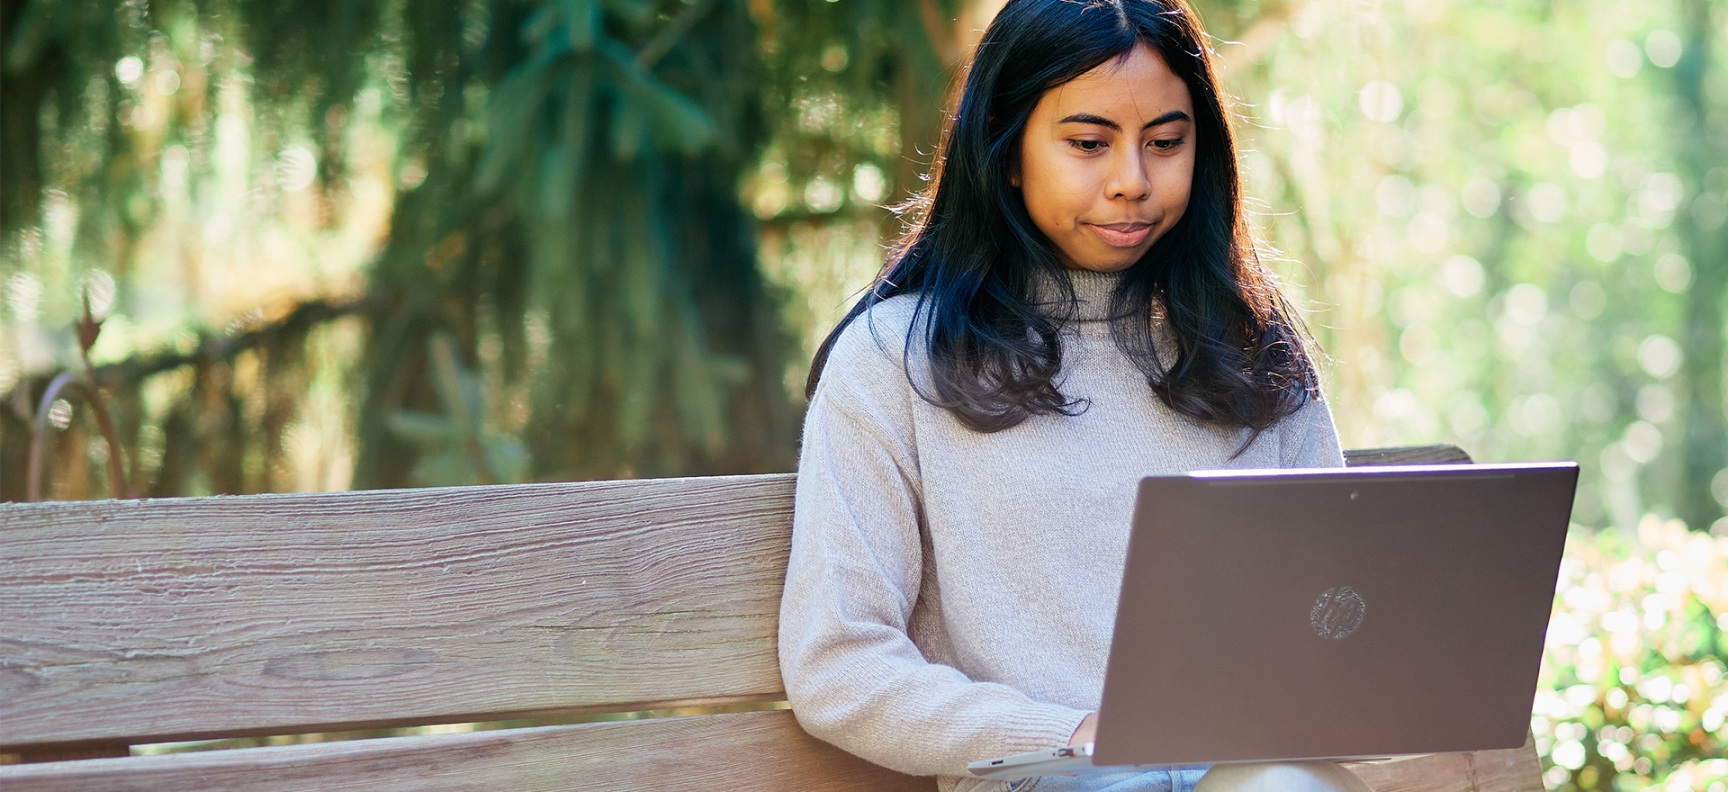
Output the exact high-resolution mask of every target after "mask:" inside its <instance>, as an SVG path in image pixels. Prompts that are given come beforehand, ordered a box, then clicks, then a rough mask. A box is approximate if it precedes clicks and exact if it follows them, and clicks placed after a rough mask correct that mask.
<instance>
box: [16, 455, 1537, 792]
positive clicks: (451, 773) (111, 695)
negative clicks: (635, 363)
mask: <svg viewBox="0 0 1728 792" xmlns="http://www.w3.org/2000/svg"><path fill="white" fill-rule="evenodd" d="M1468 459H1469V458H1468V456H1466V455H1464V454H1463V452H1462V451H1460V450H1458V449H1456V448H1455V447H1450V446H1441V447H1431V448H1425V449H1385V450H1376V451H1371V452H1352V453H1351V454H1350V456H1349V461H1350V463H1351V464H1353V465H1361V464H1368V465H1372V464H1414V463H1441V462H1465V461H1468ZM791 486H792V482H791V477H790V476H784V475H779V476H758V477H728V478H712V479H683V480H661V481H639V482H596V483H588V484H556V485H529V486H523V487H485V488H454V489H441V490H415V491H398V492H362V493H340V494H324V495H270V496H249V497H240V498H206V499H196V500H162V501H145V502H97V503H71V504H32V505H4V506H0V590H3V591H5V592H6V602H5V610H4V611H0V745H6V746H9V747H14V748H23V749H42V748H48V749H51V750H52V749H55V748H56V747H57V746H59V745H61V744H66V743H76V742H79V741H95V742H107V743H112V742H113V741H114V740H116V739H120V740H125V741H132V742H142V741H153V740H168V739H191V738H196V737H214V736H235V735H244V734H267V733H289V732H299V731H309V730H326V729H329V730H334V729H347V728H368V727H374V726H381V725H397V724H408V723H432V722H456V721H465V720H483V719H501V718H504V717H510V716H521V715H526V714H532V713H537V712H570V711H579V710H583V709H588V710H606V709H624V708H634V707H647V706H666V705H670V704H674V703H690V702H716V703H718V702H724V701H748V700H774V699H777V698H779V697H780V695H781V693H780V689H779V688H780V682H779V675H778V671H777V667H776V665H775V660H774V620H775V617H774V614H775V613H776V611H777V608H778V599H779V590H780V581H781V579H782V576H783V574H784V564H785V556H786V549H787V541H788V534H789V526H790V522H791V520H790V510H791ZM1359 773H1360V774H1361V775H1362V776H1363V777H1364V778H1365V779H1367V780H1369V782H1370V784H1372V785H1373V786H1374V787H1375V788H1376V789H1377V790H1380V792H1392V790H1440V789H1448V790H1453V789H1484V790H1487V789H1495V790H1510V789H1539V788H1540V768H1539V766H1538V765H1537V760H1536V755H1535V751H1534V748H1532V747H1526V748H1525V749H1520V750H1518V751H1501V752H1484V753H1478V754H1447V755H1438V756H1433V757H1427V758H1424V759H1418V760H1409V761H1406V762H1399V763H1394V764H1388V765H1376V766H1368V767H1364V768H1361V769H1360V770H1359ZM0 784H4V786H5V788H6V789H7V790H8V791H9V792H12V791H13V790H36V789H41V790H49V789H90V788H102V789H163V790H166V789H182V788H231V789H244V790H252V789H258V790H265V789H304V788H319V789H361V788H364V789H384V790H388V789H432V790H440V789H471V788H472V789H497V788H508V789H554V788H556V789H622V788H631V789H644V788H646V789H653V788H671V787H674V786H676V787H680V788H682V787H685V786H689V785H692V784H697V785H701V786H706V787H711V788H752V789H770V790H773V789H835V790H849V789H890V790H893V789H925V788H928V786H929V781H928V779H911V778H907V777H904V776H899V775H895V774H892V773H887V772H886V771H882V770H880V769H878V768H874V767H872V766H869V765H867V764H864V763H862V762H861V761H859V760H857V759H854V758H852V757H850V756H847V755H845V754H843V753H841V752H839V751H837V750H836V749H833V748H832V747H829V746H827V745H825V744H822V743H820V742H817V741H815V740H813V739H812V738H810V737H808V736H807V735H805V734H803V732H802V731H801V730H799V729H798V728H797V726H796V724H795V723H794V722H793V721H792V719H791V717H790V716H789V715H788V714H786V713H784V712H771V713H748V714H738V715H712V716H701V717H696V718H682V719H668V720H663V721H644V722H624V723H607V724H587V725H582V726H564V727H547V728H541V729H518V730H511V731H502V732H483V733H476V734H464V735H438V736H426V737H411V738H394V739H386V740H368V741H358V742H349V743H325V744H317V745H301V746H291V747H277V748H262V749H245V750H236V751H223V752H214V753H205V754H184V755H177V756H163V757H132V758H118V759H92V760H85V761H80V762H52V763H46V764H38V765H20V766H11V767H3V768H0ZM657 784H658V785H659V786H656V785H657Z"/></svg>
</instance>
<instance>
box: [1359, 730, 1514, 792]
mask: <svg viewBox="0 0 1728 792" xmlns="http://www.w3.org/2000/svg"><path fill="white" fill-rule="evenodd" d="M1351 769H1352V770H1354V771H1355V772H1356V775H1357V777H1358V778H1361V779H1362V780H1363V781H1366V782H1368V785H1369V786H1371V787H1373V788H1374V792H1488V790H1492V791H1493V792H1543V785H1542V760H1541V759H1540V758H1538V757H1537V755H1536V743H1535V741H1534V740H1527V741H1525V743H1524V746H1523V747H1522V748H1508V749H1506V750H1503V751H1472V752H1470V753H1445V754H1434V755H1432V756H1423V757H1420V758H1416V759H1406V760H1404V761H1400V762H1387V763H1385V764H1376V765H1358V766H1355V767H1352V768H1351Z"/></svg>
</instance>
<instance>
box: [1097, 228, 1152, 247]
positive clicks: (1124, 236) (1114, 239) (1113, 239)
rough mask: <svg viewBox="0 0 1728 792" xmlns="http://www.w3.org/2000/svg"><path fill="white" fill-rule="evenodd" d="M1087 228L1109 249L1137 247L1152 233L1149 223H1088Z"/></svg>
mask: <svg viewBox="0 0 1728 792" xmlns="http://www.w3.org/2000/svg"><path fill="white" fill-rule="evenodd" d="M1086 227H1087V228H1090V229H1092V233H1094V234H1097V235H1098V238H1099V239H1102V240H1104V243H1105V244H1107V245H1110V246H1111V247H1121V248H1131V247H1138V246H1139V245H1140V243H1142V242H1145V241H1146V237H1147V236H1149V235H1151V233H1152V224H1151V223H1107V224H1100V223H1088V224H1086Z"/></svg>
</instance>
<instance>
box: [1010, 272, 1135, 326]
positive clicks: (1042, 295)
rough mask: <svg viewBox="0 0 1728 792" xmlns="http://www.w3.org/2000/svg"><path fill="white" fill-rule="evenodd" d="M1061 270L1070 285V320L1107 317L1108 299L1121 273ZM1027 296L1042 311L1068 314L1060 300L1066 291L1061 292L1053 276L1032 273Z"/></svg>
mask: <svg viewBox="0 0 1728 792" xmlns="http://www.w3.org/2000/svg"><path fill="white" fill-rule="evenodd" d="M1063 273H1064V274H1065V275H1066V277H1067V279H1068V283H1069V284H1070V285H1071V286H1073V288H1074V306H1073V307H1074V310H1073V313H1072V316H1073V320H1074V321H1077V322H1105V321H1109V319H1110V301H1111V298H1112V296H1113V295H1114V294H1115V293H1116V284H1118V283H1121V282H1122V273H1120V272H1093V271H1092V270H1079V269H1070V270H1063ZM1058 277H1060V276H1058ZM1029 296H1030V297H1031V299H1032V302H1033V304H1034V305H1036V306H1037V307H1038V308H1039V309H1040V310H1042V311H1044V312H1045V313H1048V314H1050V315H1052V316H1069V315H1070V314H1069V312H1068V310H1067V308H1068V306H1067V305H1064V304H1063V303H1064V302H1066V299H1067V295H1066V294H1064V293H1063V290H1062V285H1061V283H1059V282H1058V281H1057V280H1056V279H1055V278H1053V277H1050V276H1046V275H1042V274H1040V275H1037V276H1034V278H1033V280H1032V293H1031V295H1029Z"/></svg>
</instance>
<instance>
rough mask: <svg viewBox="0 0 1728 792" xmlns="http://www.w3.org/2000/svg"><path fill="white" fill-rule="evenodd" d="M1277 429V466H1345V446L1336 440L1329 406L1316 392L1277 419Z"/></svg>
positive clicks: (1335, 430) (1336, 434)
mask: <svg viewBox="0 0 1728 792" xmlns="http://www.w3.org/2000/svg"><path fill="white" fill-rule="evenodd" d="M1278 431H1279V435H1280V437H1279V453H1278V464H1279V466H1280V467H1286V468H1329V467H1343V466H1344V447H1343V446H1342V445H1341V444H1339V442H1338V428H1337V427H1336V426H1335V425H1334V424H1333V423H1332V410H1331V409H1330V408H1329V407H1328V406H1327V405H1326V399H1325V398H1323V397H1321V396H1320V395H1319V394H1315V396H1314V397H1313V398H1311V399H1309V400H1308V403H1307V404H1304V405H1302V408H1301V409H1299V410H1297V411H1296V412H1295V413H1294V414H1292V415H1290V416H1289V417H1288V418H1285V419H1284V420H1283V421H1281V422H1279V424H1278Z"/></svg>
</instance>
